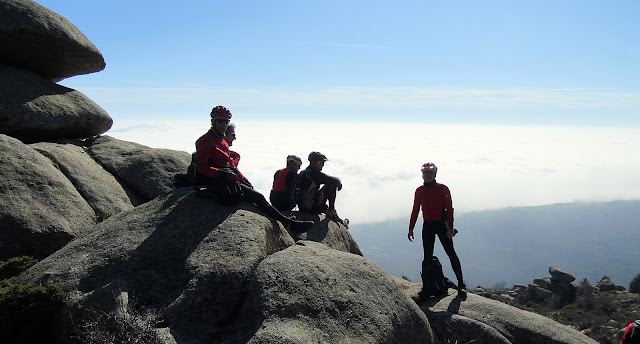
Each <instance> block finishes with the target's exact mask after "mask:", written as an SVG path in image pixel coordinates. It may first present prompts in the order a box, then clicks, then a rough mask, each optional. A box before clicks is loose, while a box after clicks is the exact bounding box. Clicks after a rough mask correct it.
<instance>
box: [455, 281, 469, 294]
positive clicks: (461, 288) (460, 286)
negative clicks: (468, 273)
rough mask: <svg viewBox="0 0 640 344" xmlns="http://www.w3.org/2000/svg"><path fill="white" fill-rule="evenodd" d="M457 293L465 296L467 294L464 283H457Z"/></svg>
mask: <svg viewBox="0 0 640 344" xmlns="http://www.w3.org/2000/svg"><path fill="white" fill-rule="evenodd" d="M457 289H458V293H460V294H466V293H467V285H466V284H464V282H460V283H458V288H457Z"/></svg>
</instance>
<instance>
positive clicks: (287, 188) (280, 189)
mask: <svg viewBox="0 0 640 344" xmlns="http://www.w3.org/2000/svg"><path fill="white" fill-rule="evenodd" d="M300 166H302V159H300V158H299V157H297V156H295V155H289V156H287V167H285V168H283V169H281V170H278V171H276V173H275V174H274V175H273V187H272V189H271V194H269V200H270V201H271V205H273V207H274V208H276V209H278V210H280V211H285V210H286V211H290V210H291V209H293V208H294V207H295V206H296V202H295V201H294V199H293V188H294V183H295V179H296V176H297V175H298V170H299V169H300Z"/></svg>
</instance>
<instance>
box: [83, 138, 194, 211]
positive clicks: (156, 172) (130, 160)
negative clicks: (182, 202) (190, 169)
mask: <svg viewBox="0 0 640 344" xmlns="http://www.w3.org/2000/svg"><path fill="white" fill-rule="evenodd" d="M88 152H89V154H90V155H91V156H92V157H93V158H94V159H95V160H96V161H97V162H98V163H100V165H102V166H103V167H104V168H105V169H106V170H107V171H109V172H110V173H111V174H113V175H114V176H116V177H118V178H120V179H121V180H122V181H124V183H126V184H127V185H129V186H131V187H132V188H133V189H134V190H136V192H137V193H138V194H139V195H140V196H141V197H142V199H143V201H145V202H146V201H149V200H152V199H154V198H156V197H158V196H160V195H162V194H164V193H167V192H169V191H171V190H173V176H174V175H175V174H177V173H182V172H184V171H185V170H186V168H187V166H189V164H190V163H191V155H190V154H188V153H187V152H182V151H176V150H171V149H158V148H150V147H147V146H144V145H141V144H138V143H134V142H128V141H122V140H118V139H115V138H112V137H109V136H101V137H98V138H96V139H92V140H90V145H89V147H88Z"/></svg>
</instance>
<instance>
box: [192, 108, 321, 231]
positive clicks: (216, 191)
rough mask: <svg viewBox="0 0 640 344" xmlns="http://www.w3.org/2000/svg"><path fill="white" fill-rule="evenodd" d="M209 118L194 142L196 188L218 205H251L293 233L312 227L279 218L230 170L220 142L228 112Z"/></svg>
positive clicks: (229, 160)
mask: <svg viewBox="0 0 640 344" xmlns="http://www.w3.org/2000/svg"><path fill="white" fill-rule="evenodd" d="M210 115H211V129H209V131H208V132H207V133H206V134H204V135H202V136H201V137H200V138H199V139H198V140H197V141H196V167H197V172H198V173H197V174H198V175H197V179H198V185H206V187H207V189H206V191H204V192H209V193H211V194H213V195H214V196H215V197H216V198H217V199H218V201H219V202H220V203H222V204H227V205H234V204H238V203H240V202H242V201H243V200H246V201H249V202H252V203H254V204H255V205H256V206H258V208H260V209H261V210H262V211H264V212H265V213H266V214H267V215H268V216H270V217H272V218H274V219H276V220H278V221H280V222H282V224H284V225H285V227H287V228H289V229H290V230H291V231H292V232H293V233H304V232H306V231H307V230H309V229H310V228H311V227H313V224H314V223H313V221H298V220H296V219H295V218H288V217H286V216H284V215H282V214H281V213H280V212H279V211H278V210H276V209H275V208H274V207H273V206H271V204H269V202H267V200H266V198H265V197H264V196H263V195H262V194H261V193H259V192H258V191H256V190H254V189H253V186H252V185H251V183H249V180H247V178H245V177H244V175H242V173H240V171H238V169H237V168H235V167H234V165H233V159H232V158H231V155H230V151H229V143H228V142H227V141H226V140H225V139H224V138H225V133H226V131H227V127H228V125H229V121H230V120H231V116H232V115H231V111H229V109H227V108H226V107H224V106H220V105H219V106H216V107H214V108H213V110H211V114H210Z"/></svg>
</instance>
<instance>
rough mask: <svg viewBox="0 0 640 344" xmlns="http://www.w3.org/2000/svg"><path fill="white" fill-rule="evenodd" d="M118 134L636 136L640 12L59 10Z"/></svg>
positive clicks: (364, 7)
mask: <svg viewBox="0 0 640 344" xmlns="http://www.w3.org/2000/svg"><path fill="white" fill-rule="evenodd" d="M38 2H39V3H40V4H42V5H44V6H46V7H48V8H50V9H52V10H54V11H55V12H57V13H59V14H61V15H62V16H64V17H66V18H67V19H69V20H70V21H71V22H72V23H73V24H74V25H76V26H77V27H78V28H79V29H80V30H81V31H82V32H83V33H84V34H85V35H86V36H87V37H88V38H89V39H90V40H91V41H92V42H93V43H94V44H95V45H96V46H97V47H98V48H99V49H100V50H101V52H102V54H103V55H104V58H105V60H106V63H107V67H106V69H105V70H104V71H102V72H99V73H94V74H90V75H84V76H76V77H72V78H69V79H66V80H64V81H62V82H61V83H62V84H64V85H66V86H69V87H71V88H75V89H78V90H80V91H81V92H83V93H85V94H87V95H88V96H89V97H90V98H92V99H93V100H94V101H96V103H98V104H99V105H100V106H102V107H103V108H105V110H107V111H108V112H109V113H110V115H111V116H112V117H113V118H114V120H119V119H123V120H127V119H134V118H135V119H162V120H174V119H185V118H189V119H196V118H198V117H202V116H205V117H206V115H207V113H208V111H209V110H210V108H211V107H212V106H214V105H217V104H224V105H227V106H228V107H229V108H231V110H232V111H233V112H234V114H235V115H236V117H238V118H245V119H247V120H261V119H265V118H270V119H272V118H277V119H281V120H285V121H288V120H289V121H290V120H294V121H295V120H301V119H326V120H341V121H356V122H359V121H388V120H389V118H392V119H393V120H398V121H403V122H418V123H452V124H499V125H550V126H558V125H560V126H608V127H639V126H640V119H639V118H640V116H638V114H640V82H639V80H640V66H639V65H640V64H638V63H637V61H640V2H637V1H451V2H442V1H394V2H391V1H183V2H180V3H176V2H174V1H171V2H170V1H138V0H137V1H121V0H115V1H108V2H104V1H77V0H66V1H53V0H46V1H44V0H41V1H38Z"/></svg>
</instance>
